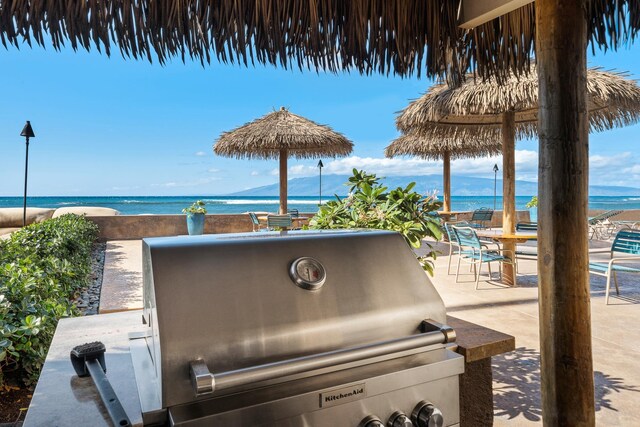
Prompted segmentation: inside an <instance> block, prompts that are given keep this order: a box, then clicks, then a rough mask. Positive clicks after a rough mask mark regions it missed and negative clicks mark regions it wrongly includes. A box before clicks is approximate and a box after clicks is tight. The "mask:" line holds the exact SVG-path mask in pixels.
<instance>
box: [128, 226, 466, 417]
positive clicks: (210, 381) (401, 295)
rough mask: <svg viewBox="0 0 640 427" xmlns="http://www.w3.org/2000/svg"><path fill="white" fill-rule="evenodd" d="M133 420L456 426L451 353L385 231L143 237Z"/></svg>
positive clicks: (415, 278)
mask: <svg viewBox="0 0 640 427" xmlns="http://www.w3.org/2000/svg"><path fill="white" fill-rule="evenodd" d="M143 276H144V305H145V310H144V317H143V321H144V322H145V323H146V324H147V326H148V328H147V332H146V333H144V334H142V335H139V336H135V337H132V339H131V340H130V344H131V351H132V357H133V362H134V368H135V373H136V382H137V385H138V390H139V394H140V400H141V404H142V411H143V419H144V422H145V425H147V424H148V425H152V424H156V423H157V424H163V423H164V424H169V425H176V426H183V425H184V426H187V425H188V426H200V425H202V426H205V425H207V426H211V425H214V426H215V425H220V426H319V427H323V426H327V427H329V426H331V427H336V426H353V427H356V426H362V427H365V426H366V427H375V426H383V425H390V426H404V427H406V426H411V425H417V426H421V427H422V426H425V427H426V426H429V427H431V426H441V425H444V426H455V425H457V424H458V423H459V403H458V375H459V374H461V373H462V370H463V359H462V357H461V356H459V355H457V354H456V353H454V352H452V351H450V349H449V348H448V347H449V346H450V343H451V342H452V341H454V340H455V333H454V332H453V331H452V330H451V329H450V328H448V327H446V326H444V325H443V324H444V323H445V317H446V316H445V309H444V305H443V303H442V300H441V299H440V296H439V295H438V293H437V291H436V290H435V288H434V287H433V285H432V284H431V282H430V280H429V278H428V277H427V276H426V275H425V273H424V272H423V271H422V269H421V268H420V266H419V265H418V264H417V262H416V259H415V256H414V255H413V253H412V251H411V249H410V248H409V247H408V246H407V244H406V243H405V242H404V240H403V239H402V237H401V236H400V235H398V234H396V233H391V232H383V231H348V232H345V231H322V232H306V231H301V232H288V233H252V234H232V235H209V236H197V237H195V236H192V237H173V238H153V239H145V240H144V245H143Z"/></svg>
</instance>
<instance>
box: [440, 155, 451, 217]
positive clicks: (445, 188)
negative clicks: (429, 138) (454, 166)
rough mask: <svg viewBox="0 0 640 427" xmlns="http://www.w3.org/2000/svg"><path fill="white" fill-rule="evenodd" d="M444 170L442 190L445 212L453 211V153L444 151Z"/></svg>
mask: <svg viewBox="0 0 640 427" xmlns="http://www.w3.org/2000/svg"><path fill="white" fill-rule="evenodd" d="M442 163H443V171H442V192H443V193H444V195H443V198H444V203H443V205H442V210H443V211H445V212H451V153H449V152H448V151H445V152H444V155H443V156H442Z"/></svg>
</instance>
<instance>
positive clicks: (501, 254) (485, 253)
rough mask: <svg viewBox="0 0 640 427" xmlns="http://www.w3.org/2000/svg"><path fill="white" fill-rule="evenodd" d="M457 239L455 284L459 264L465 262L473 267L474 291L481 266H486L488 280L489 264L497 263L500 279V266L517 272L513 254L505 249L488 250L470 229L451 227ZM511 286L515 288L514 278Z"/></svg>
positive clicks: (458, 274)
mask: <svg viewBox="0 0 640 427" xmlns="http://www.w3.org/2000/svg"><path fill="white" fill-rule="evenodd" d="M452 228H453V231H454V232H455V234H456V237H457V239H458V245H459V246H460V251H459V256H458V267H457V269H456V283H457V282H458V278H459V276H460V262H461V261H465V262H467V263H469V264H470V265H471V266H473V271H474V275H475V281H476V289H478V285H479V283H480V273H481V271H482V265H483V264H488V268H489V279H491V275H492V274H491V263H492V262H497V263H498V264H499V267H500V276H501V277H502V264H503V263H506V264H511V265H513V266H514V268H515V269H516V270H517V264H516V258H515V254H514V253H512V251H509V250H505V249H495V250H489V249H488V248H487V247H486V246H485V245H483V244H482V243H481V242H480V239H479V238H478V235H477V234H476V232H475V230H474V229H473V228H471V227H456V226H455V225H454V226H453V227H452ZM513 281H514V283H513V286H516V283H515V281H516V278H515V276H514V278H513Z"/></svg>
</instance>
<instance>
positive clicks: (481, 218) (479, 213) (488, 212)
mask: <svg viewBox="0 0 640 427" xmlns="http://www.w3.org/2000/svg"><path fill="white" fill-rule="evenodd" d="M492 218H493V209H489V208H480V209H476V210H475V211H473V215H471V221H470V222H469V227H472V228H478V229H480V228H491V219H492ZM487 224H488V225H487Z"/></svg>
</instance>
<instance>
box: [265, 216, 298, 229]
mask: <svg viewBox="0 0 640 427" xmlns="http://www.w3.org/2000/svg"><path fill="white" fill-rule="evenodd" d="M292 223H293V221H292V220H291V215H267V228H268V229H269V230H270V231H272V230H275V229H276V228H278V229H283V228H284V229H289V228H291V225H292Z"/></svg>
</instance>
